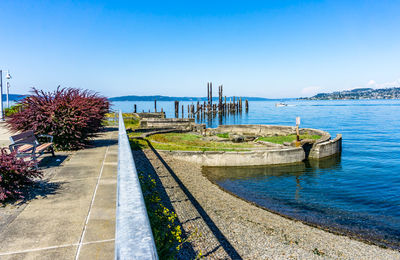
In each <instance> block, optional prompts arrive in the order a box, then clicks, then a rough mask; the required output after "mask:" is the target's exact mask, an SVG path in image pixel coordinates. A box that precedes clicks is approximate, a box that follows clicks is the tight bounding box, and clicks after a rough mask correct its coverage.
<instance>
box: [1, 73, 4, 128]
mask: <svg viewBox="0 0 400 260" xmlns="http://www.w3.org/2000/svg"><path fill="white" fill-rule="evenodd" d="M0 121H1V122H2V121H4V113H3V71H2V70H0Z"/></svg>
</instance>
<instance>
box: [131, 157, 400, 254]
mask: <svg viewBox="0 0 400 260" xmlns="http://www.w3.org/2000/svg"><path fill="white" fill-rule="evenodd" d="M159 153H160V154H161V155H160V154H158V153H157V152H155V151H154V150H144V151H134V158H135V162H136V166H137V168H138V170H139V171H143V172H145V173H148V174H150V175H152V176H153V178H154V179H155V180H156V181H157V185H158V186H157V187H158V188H159V191H160V194H161V196H162V199H163V201H164V204H165V206H167V207H169V208H171V209H173V210H174V211H175V212H176V213H177V215H178V218H179V221H180V224H181V225H182V228H183V230H184V232H185V233H186V235H187V236H188V241H189V242H188V243H185V246H184V248H183V249H182V250H181V251H180V254H179V258H180V259H193V258H195V257H196V256H199V253H201V255H202V256H205V257H207V258H211V259H400V252H398V251H395V250H391V249H384V248H381V247H378V246H374V245H369V244H366V243H363V242H360V241H357V240H354V239H351V238H349V237H346V236H340V235H335V234H332V233H329V232H326V231H323V230H320V229H318V228H314V227H311V226H308V225H305V224H303V223H302V222H300V221H294V220H289V219H287V218H284V217H282V216H279V215H277V214H274V213H271V212H269V211H266V210H264V209H261V208H258V207H256V206H254V205H252V204H250V203H247V202H245V201H243V200H241V199H239V198H237V197H235V196H232V195H231V194H228V193H226V192H224V191H222V190H221V189H219V188H218V187H217V186H216V185H214V184H213V183H211V182H210V181H209V180H208V179H207V178H206V177H204V176H203V175H202V173H201V166H200V165H197V164H192V163H188V162H184V161H179V160H174V159H172V158H170V157H169V156H168V155H167V154H162V152H159Z"/></svg>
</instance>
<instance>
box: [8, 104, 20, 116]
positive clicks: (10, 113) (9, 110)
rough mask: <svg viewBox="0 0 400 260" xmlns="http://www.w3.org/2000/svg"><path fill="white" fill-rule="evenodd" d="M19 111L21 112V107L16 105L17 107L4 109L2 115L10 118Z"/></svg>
mask: <svg viewBox="0 0 400 260" xmlns="http://www.w3.org/2000/svg"><path fill="white" fill-rule="evenodd" d="M21 110H22V105H21V104H17V105H14V106H11V107H9V108H6V109H4V114H5V116H6V117H8V116H12V115H14V114H16V113H18V112H20V111H21Z"/></svg>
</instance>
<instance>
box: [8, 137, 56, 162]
mask: <svg viewBox="0 0 400 260" xmlns="http://www.w3.org/2000/svg"><path fill="white" fill-rule="evenodd" d="M38 137H39V138H46V139H48V142H47V143H39V141H38V140H37V139H36V136H35V134H34V132H33V131H32V130H30V131H26V132H23V133H20V134H17V135H13V136H11V137H10V140H11V144H10V145H9V148H10V151H11V152H13V151H16V153H17V157H21V158H27V157H30V158H31V159H32V160H33V161H34V162H35V165H36V167H37V158H38V157H39V156H41V155H42V154H44V153H45V152H50V153H51V154H52V155H53V156H55V154H54V147H53V136H51V135H38Z"/></svg>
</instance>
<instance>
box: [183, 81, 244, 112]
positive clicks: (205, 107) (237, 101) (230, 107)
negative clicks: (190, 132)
mask: <svg viewBox="0 0 400 260" xmlns="http://www.w3.org/2000/svg"><path fill="white" fill-rule="evenodd" d="M212 90H213V87H212V82H208V83H207V101H204V102H203V104H201V103H200V101H197V105H196V106H195V105H194V104H191V105H188V106H187V115H188V117H195V116H196V115H197V116H199V115H200V116H204V117H205V116H208V115H216V114H219V115H222V116H223V115H227V114H239V113H242V111H243V99H242V98H241V97H238V98H237V97H233V98H232V97H231V98H230V100H229V101H228V102H227V99H226V96H224V95H223V91H224V87H223V85H220V86H218V103H217V104H215V103H213V95H212V93H213V91H212ZM244 101H245V110H246V113H247V112H248V111H249V101H248V100H247V99H246V100H244ZM184 114H185V111H184V107H183V106H182V111H181V115H182V117H183V116H184ZM175 117H179V101H175Z"/></svg>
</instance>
